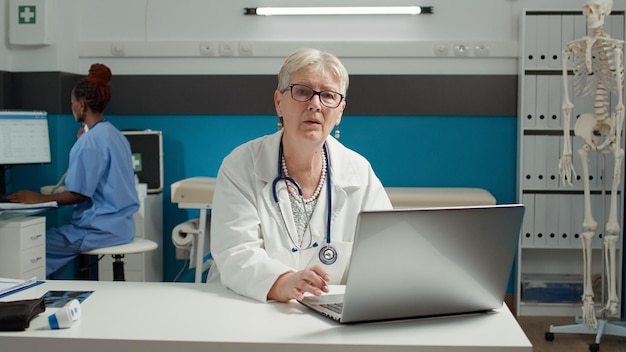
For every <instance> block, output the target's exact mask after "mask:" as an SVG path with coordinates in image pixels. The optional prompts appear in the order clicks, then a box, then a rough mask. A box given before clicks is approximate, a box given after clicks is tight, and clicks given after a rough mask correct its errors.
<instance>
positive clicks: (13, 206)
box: [0, 202, 58, 211]
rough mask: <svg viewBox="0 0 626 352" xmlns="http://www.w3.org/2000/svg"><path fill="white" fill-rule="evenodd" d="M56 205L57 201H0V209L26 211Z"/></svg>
mask: <svg viewBox="0 0 626 352" xmlns="http://www.w3.org/2000/svg"><path fill="white" fill-rule="evenodd" d="M56 207H58V204H57V202H45V203H34V204H26V203H9V202H7V203H0V211H28V210H40V209H47V208H56Z"/></svg>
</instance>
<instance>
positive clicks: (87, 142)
mask: <svg viewBox="0 0 626 352" xmlns="http://www.w3.org/2000/svg"><path fill="white" fill-rule="evenodd" d="M131 155H132V154H131V150H130V144H129V142H128V140H127V139H126V137H125V136H124V135H123V134H122V133H121V132H120V131H118V130H117V129H116V128H115V127H114V126H113V125H111V124H110V123H109V122H107V121H101V122H98V123H96V124H95V125H94V126H92V127H91V129H89V131H88V132H87V133H84V134H83V135H82V136H80V138H78V140H77V141H76V143H75V144H74V146H73V147H72V150H71V151H70V162H69V168H68V170H67V176H66V178H65V185H66V187H67V190H68V191H71V192H75V193H79V194H82V195H83V196H86V197H89V200H87V201H85V202H82V203H78V204H75V205H74V211H73V214H72V220H71V221H70V222H69V223H67V224H65V225H63V226H61V227H60V228H59V232H60V233H62V234H63V235H64V236H65V237H66V238H67V239H68V241H69V242H76V241H80V240H81V239H82V244H81V245H80V250H81V251H85V250H90V249H94V248H100V247H105V246H113V245H118V244H124V243H128V242H130V241H132V239H133V237H134V236H135V222H134V219H133V214H134V213H135V212H136V211H137V209H139V199H138V197H137V189H136V188H135V174H134V170H133V161H132V156H131Z"/></svg>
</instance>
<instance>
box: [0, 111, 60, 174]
mask: <svg viewBox="0 0 626 352" xmlns="http://www.w3.org/2000/svg"><path fill="white" fill-rule="evenodd" d="M49 162H51V159H50V137H49V135H48V114H47V113H46V112H45V111H8V110H4V111H2V110H0V165H21V164H42V163H49Z"/></svg>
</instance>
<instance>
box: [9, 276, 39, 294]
mask: <svg viewBox="0 0 626 352" xmlns="http://www.w3.org/2000/svg"><path fill="white" fill-rule="evenodd" d="M36 284H37V278H36V277H32V278H30V279H28V280H20V279H9V278H4V277H0V297H2V296H6V295H9V294H11V293H13V292H15V291H19V290H22V289H24V288H27V287H29V286H34V285H36Z"/></svg>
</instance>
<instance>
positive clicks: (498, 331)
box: [0, 281, 532, 352]
mask: <svg viewBox="0 0 626 352" xmlns="http://www.w3.org/2000/svg"><path fill="white" fill-rule="evenodd" d="M48 290H94V291H95V292H94V293H93V294H92V295H91V296H90V297H89V298H87V299H86V300H85V301H84V302H83V304H82V317H81V319H80V320H79V321H78V322H77V323H76V324H74V326H73V327H71V328H69V329H64V330H49V329H48V328H47V320H46V319H47V316H48V314H49V313H51V312H52V311H53V310H52V309H49V310H48V311H47V312H45V313H43V314H40V315H39V316H38V317H36V318H35V319H33V321H31V326H30V328H29V329H28V330H27V331H23V332H0V346H2V350H6V351H14V350H15V351H17V350H21V351H41V350H46V351H61V350H63V351H92V352H97V351H103V352H105V351H106V352H110V351H150V352H157V351H176V352H184V351H203V352H206V351H212V352H216V351H229V352H233V351H248V350H254V351H267V352H282V351H285V352H293V351H302V352H308V351H311V352H320V351H324V352H335V351H360V352H369V351H372V352H373V351H391V352H394V351H411V352H420V351H428V352H444V351H445V352H450V351H471V352H479V351H480V352H489V351H507V352H508V351H516V352H517V351H532V346H531V343H530V341H529V340H528V338H527V337H526V335H524V332H523V331H522V329H521V328H520V326H519V325H518V324H517V321H516V320H515V318H514V317H513V315H512V314H511V312H510V311H509V310H508V309H507V308H506V306H504V307H503V308H501V309H500V310H498V311H497V312H494V313H488V314H481V315H467V316H462V317H446V318H430V319H414V320H403V321H391V322H381V323H366V324H356V325H340V324H337V323H334V322H332V321H330V320H327V319H325V318H323V317H322V316H318V315H316V314H315V313H313V312H312V311H309V310H308V309H307V308H305V307H304V306H301V305H300V304H299V303H297V302H292V303H288V304H282V303H260V302H256V301H253V300H250V299H248V298H245V297H241V296H238V295H236V294H234V293H232V292H231V291H229V290H227V289H225V288H223V287H222V286H219V285H217V286H216V285H213V284H197V283H157V282H106V281H48V282H46V283H44V284H42V285H39V286H35V287H33V288H31V289H29V290H26V291H23V292H19V293H17V294H14V295H11V296H8V297H5V298H3V299H2V300H4V301H7V300H17V299H26V298H35V297H38V296H40V295H42V294H43V293H45V292H46V291H48Z"/></svg>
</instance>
